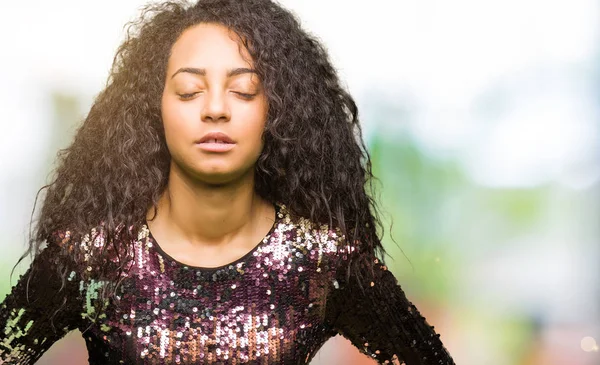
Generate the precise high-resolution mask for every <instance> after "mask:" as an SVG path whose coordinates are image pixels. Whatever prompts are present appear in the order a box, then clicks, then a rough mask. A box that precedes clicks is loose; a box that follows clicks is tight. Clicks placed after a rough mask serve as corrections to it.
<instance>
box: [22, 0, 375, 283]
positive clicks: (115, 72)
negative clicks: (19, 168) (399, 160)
mask: <svg viewBox="0 0 600 365" xmlns="http://www.w3.org/2000/svg"><path fill="white" fill-rule="evenodd" d="M202 22H206V23H218V24H222V25H225V26H226V27H228V28H230V29H232V30H233V31H234V32H235V33H237V34H238V35H239V36H240V38H241V40H242V41H241V44H240V46H243V47H246V48H247V49H248V51H249V54H250V55H251V57H252V58H253V61H254V64H255V67H256V70H257V72H258V74H259V76H260V78H261V80H262V83H263V86H264V90H265V93H266V96H267V98H268V105H269V110H268V114H267V121H266V125H265V130H264V133H263V140H264V148H263V151H262V153H261V155H260V157H259V159H258V161H257V163H256V166H255V189H256V192H257V194H259V195H260V196H261V197H263V198H264V199H266V200H268V201H271V202H275V201H279V202H284V203H285V204H286V206H287V207H288V209H289V211H290V212H293V214H297V215H299V216H303V217H307V218H309V219H310V220H312V221H313V222H317V223H318V224H329V225H330V226H332V227H333V226H335V227H338V228H339V229H340V230H341V233H342V234H343V235H345V237H346V239H348V240H351V242H356V243H358V245H359V246H360V250H359V251H360V253H361V254H360V255H354V256H351V257H350V262H353V263H355V264H356V265H361V266H364V264H368V263H367V262H366V261H367V260H369V261H372V259H368V258H369V257H371V255H376V256H379V257H380V259H383V256H382V254H385V250H384V248H383V246H382V244H381V238H380V234H381V235H383V230H382V229H381V228H382V225H381V222H380V221H379V219H378V213H377V203H376V199H375V198H374V197H372V196H371V195H372V194H373V193H374V190H373V189H368V188H372V187H373V180H374V179H375V177H374V176H373V174H372V171H371V159H370V156H369V153H368V151H367V148H366V146H365V143H364V141H363V137H362V131H361V127H360V124H359V118H358V110H357V106H356V104H355V102H354V100H353V98H352V97H351V96H350V95H349V93H348V92H347V91H346V90H345V89H344V88H343V87H342V86H341V85H340V81H339V79H338V76H337V74H336V70H335V69H334V67H333V66H332V64H331V62H330V60H329V58H328V55H327V52H326V50H325V48H324V47H323V45H322V44H320V42H319V41H318V40H317V39H316V38H315V37H314V36H312V35H310V34H308V33H307V32H305V31H304V30H303V29H301V26H300V24H299V21H298V20H297V19H296V17H295V16H294V15H293V14H292V13H290V12H289V11H288V10H286V9H284V8H282V7H281V6H279V5H278V4H276V3H275V2H273V1H271V0H245V1H239V0H200V1H198V2H197V3H195V4H187V3H185V2H181V1H171V2H165V3H161V4H153V5H149V6H147V7H145V8H144V9H143V11H142V12H141V15H140V17H139V18H138V19H137V20H135V21H133V22H130V23H128V26H127V34H126V37H125V40H124V41H123V43H122V44H121V45H120V46H119V48H118V50H117V52H116V55H115V57H114V60H113V64H112V68H111V70H110V74H109V77H108V80H107V83H106V86H105V88H104V89H103V90H102V91H101V92H100V93H99V94H98V95H97V97H96V98H95V100H94V103H93V105H92V107H91V109H90V111H89V113H88V114H87V116H86V117H85V119H84V121H83V123H82V125H81V126H80V127H79V128H78V130H77V131H76V134H75V137H74V140H73V141H72V143H71V144H70V146H68V147H67V148H65V149H62V150H60V151H59V152H58V154H57V165H56V166H57V167H56V170H55V174H54V176H55V177H53V180H52V182H51V183H50V184H49V185H46V186H44V187H42V188H41V189H40V191H39V192H38V195H39V193H40V192H41V191H42V190H43V189H47V191H46V195H45V198H44V200H43V205H42V207H41V210H40V215H39V219H38V224H37V225H36V227H35V230H33V231H32V233H31V234H30V238H29V249H28V250H27V252H26V253H25V254H24V255H23V256H22V257H21V259H20V260H19V262H20V261H21V260H22V259H23V258H24V257H25V256H26V255H27V254H31V253H33V254H34V255H36V254H38V253H39V252H40V248H41V245H42V244H43V243H44V242H45V241H47V240H49V239H53V237H55V236H54V234H55V233H56V232H59V231H61V230H65V229H68V230H69V233H70V237H71V239H78V238H81V237H83V236H84V235H86V234H87V233H89V232H90V227H96V226H98V224H99V223H102V225H103V227H104V232H105V235H106V237H105V242H106V246H109V247H111V248H112V249H113V251H114V252H117V253H118V252H122V250H121V248H122V247H119V246H120V245H126V244H128V243H129V242H131V239H135V237H134V235H135V234H136V232H135V230H132V229H121V228H123V227H125V228H129V227H136V226H139V225H140V224H142V223H143V222H144V219H145V217H146V214H147V211H148V209H149V208H150V207H152V206H154V207H155V208H156V207H157V202H158V199H159V197H160V195H161V193H162V192H163V191H164V189H165V188H166V186H167V183H168V176H169V165H170V154H169V151H168V149H167V145H166V142H165V136H164V131H163V125H162V120H161V94H162V91H163V87H164V83H165V72H166V67H167V61H168V59H169V55H170V52H171V47H172V46H173V44H174V43H175V41H176V40H177V39H178V37H179V36H180V35H181V33H182V32H183V31H184V30H185V29H186V28H188V27H190V26H193V25H195V24H198V23H202ZM369 190H372V191H371V194H369ZM36 202H37V197H36ZM34 211H35V205H34ZM32 216H33V213H32ZM379 231H380V232H381V233H380V232H379ZM102 248H103V249H104V248H105V246H102ZM92 249H94V247H92ZM102 254H103V253H102V252H100V253H99V254H96V255H94V257H100V258H101V257H102ZM119 261H120V262H121V265H120V267H119V269H123V268H124V265H125V263H126V260H124V259H123V260H119ZM361 261H364V262H361ZM17 264H18V263H17ZM356 265H352V266H354V267H356ZM350 267H351V265H349V266H348V275H349V273H350V271H351V270H353V269H351V268H350ZM112 271H113V270H112V269H111V270H108V269H107V270H106V272H103V273H101V274H102V275H106V276H107V277H108V276H109V275H110V274H111V273H112ZM371 272H372V271H371ZM66 274H67V272H65V270H64V269H63V272H62V275H63V276H62V277H63V280H64V276H65V275H66Z"/></svg>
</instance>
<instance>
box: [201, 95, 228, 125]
mask: <svg viewBox="0 0 600 365" xmlns="http://www.w3.org/2000/svg"><path fill="white" fill-rule="evenodd" d="M201 118H202V120H203V121H205V122H206V121H216V120H224V121H227V120H229V119H230V118H231V112H230V110H229V105H228V104H227V100H226V97H225V95H224V93H223V92H220V91H212V92H211V91H207V92H206V94H205V97H204V104H203V105H202V112H201Z"/></svg>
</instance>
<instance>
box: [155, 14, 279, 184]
mask: <svg viewBox="0 0 600 365" xmlns="http://www.w3.org/2000/svg"><path fill="white" fill-rule="evenodd" d="M237 39H238V38H237V36H236V35H235V33H233V32H232V31H230V30H229V29H228V28H226V27H224V26H221V25H215V24H204V23H202V24H198V25H195V26H193V27H190V28H188V29H187V30H185V31H184V32H183V33H182V34H181V36H180V37H179V39H178V40H177V41H176V42H175V44H174V45H173V47H172V50H171V56H170V58H169V61H168V65H167V74H166V80H165V88H164V91H163V95H162V103H161V108H162V119H163V126H164V130H165V137H166V142H167V146H168V148H169V151H170V153H171V158H172V162H171V169H173V168H176V169H179V170H180V171H182V172H184V173H186V174H187V175H189V176H192V177H193V178H195V179H199V180H202V181H204V182H206V183H211V184H223V183H227V182H230V181H233V180H235V179H239V178H240V177H242V176H247V174H248V173H249V172H251V171H253V168H254V165H255V163H256V161H257V159H258V157H259V155H260V153H261V151H262V148H263V142H262V132H263V130H264V126H265V121H266V116H267V110H268V106H267V100H266V97H265V95H264V92H263V89H262V84H261V81H260V80H259V77H258V75H257V74H256V73H255V71H254V66H253V64H252V60H251V57H250V56H249V55H248V53H247V50H246V49H245V48H244V47H243V46H240V45H239V43H238V41H237ZM240 52H241V53H240ZM210 132H221V133H225V134H226V135H227V136H229V138H230V139H231V140H233V142H234V143H233V144H232V145H228V146H225V147H226V148H225V149H227V151H221V152H216V151H213V150H212V147H214V145H207V144H205V143H204V144H202V143H198V141H199V140H200V139H201V138H202V137H203V136H205V134H207V133H210ZM211 146H212V147H211ZM220 147H224V146H216V148H220Z"/></svg>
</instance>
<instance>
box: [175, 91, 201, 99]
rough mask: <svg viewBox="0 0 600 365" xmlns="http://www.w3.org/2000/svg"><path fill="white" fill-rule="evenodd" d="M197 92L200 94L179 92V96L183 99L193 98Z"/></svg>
mask: <svg viewBox="0 0 600 365" xmlns="http://www.w3.org/2000/svg"><path fill="white" fill-rule="evenodd" d="M196 94H198V93H197V92H196V93H189V94H177V95H179V97H180V98H181V99H184V100H185V99H191V98H193V97H194V96H195V95H196Z"/></svg>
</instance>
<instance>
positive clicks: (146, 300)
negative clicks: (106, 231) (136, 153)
mask: <svg viewBox="0 0 600 365" xmlns="http://www.w3.org/2000/svg"><path fill="white" fill-rule="evenodd" d="M275 208H276V220H275V222H274V224H273V226H272V228H271V230H270V231H269V233H268V234H267V235H266V236H265V237H264V239H263V240H262V241H261V242H259V243H258V244H257V245H256V246H255V247H254V248H253V249H252V250H251V251H249V252H248V253H246V254H245V255H244V256H243V257H240V258H239V259H237V260H235V261H233V262H231V263H230V264H227V265H223V266H220V267H212V268H207V267H194V266H190V265H186V264H183V263H181V262H179V261H177V260H175V259H174V258H172V257H170V256H169V255H168V254H166V253H165V252H164V251H163V250H162V249H161V247H160V246H159V245H158V244H157V242H156V240H155V239H154V237H153V236H152V234H151V232H150V231H149V229H148V227H147V225H143V226H141V228H140V229H139V231H138V236H137V240H135V242H133V248H134V249H133V250H130V251H131V254H130V256H131V259H132V260H131V265H130V266H129V270H127V271H125V272H124V273H123V274H122V280H121V281H120V285H118V286H117V289H116V291H115V292H114V295H113V296H112V297H110V299H107V300H106V301H105V304H107V305H106V306H105V307H103V308H104V309H103V310H102V312H101V313H98V312H97V310H96V308H98V307H96V306H95V305H96V304H98V303H97V301H98V300H99V299H98V298H100V297H101V296H100V295H99V290H100V288H102V287H103V286H104V285H105V284H106V283H105V282H103V281H102V280H99V279H98V277H97V275H95V273H96V271H97V270H98V267H96V266H94V265H92V264H91V260H89V261H87V260H85V259H83V260H74V259H73V257H83V258H89V257H90V255H92V246H94V247H96V248H97V247H99V246H101V245H103V244H104V241H103V235H102V234H97V233H98V231H97V230H96V228H94V230H92V233H95V234H92V235H86V236H84V237H83V238H82V239H81V240H79V241H77V242H76V240H70V239H69V232H62V233H60V235H59V236H58V239H56V240H55V242H48V246H47V247H46V248H44V249H43V251H42V252H41V254H40V255H39V256H37V257H36V259H35V260H34V262H33V263H32V265H31V267H30V268H29V269H28V271H27V272H26V273H25V274H23V275H22V276H21V277H20V278H19V280H18V282H17V283H16V285H14V286H13V287H12V290H11V292H10V293H9V294H8V296H7V297H6V298H5V299H4V301H3V302H2V304H1V305H0V364H34V363H35V361H36V360H37V359H38V358H39V357H40V356H41V355H42V354H43V353H44V352H45V351H46V350H47V349H48V348H49V347H50V346H51V345H52V344H53V343H54V342H55V341H57V340H59V339H60V338H62V337H63V336H64V335H65V334H66V333H68V332H69V331H71V330H74V329H79V330H80V331H81V332H82V335H83V338H84V340H85V342H86V345H87V349H88V352H89V363H90V365H100V364H308V363H309V362H310V360H311V359H312V358H313V356H314V355H315V354H316V352H317V351H318V350H319V349H320V348H321V346H322V345H323V344H324V343H325V342H326V341H327V340H328V339H329V338H331V337H332V336H335V335H337V334H341V335H343V336H344V337H346V338H347V339H349V340H350V341H351V342H352V344H353V345H354V346H356V347H357V348H358V349H359V350H360V352H362V353H363V354H365V355H367V356H370V357H371V358H373V359H375V360H376V362H377V363H381V364H387V363H389V364H392V363H400V362H402V361H404V362H405V363H406V364H407V365H417V364H419V365H433V364H437V365H440V364H442V365H448V364H454V362H453V360H452V358H451V356H450V354H449V353H448V351H447V350H446V348H445V347H444V345H443V344H442V342H441V340H440V338H439V334H437V333H436V332H435V330H434V327H432V326H430V325H429V324H428V323H427V321H426V320H425V318H424V317H423V316H422V315H421V314H420V313H419V311H418V310H417V308H416V307H415V306H414V305H413V304H412V303H411V302H410V301H409V300H408V299H407V298H406V296H405V294H404V292H403V290H402V289H401V287H400V285H399V284H398V283H397V280H396V278H395V277H394V276H393V275H392V273H391V272H390V271H388V270H387V268H386V267H385V266H384V265H383V263H381V262H380V261H378V260H377V259H376V258H374V259H373V260H374V263H375V264H376V268H377V270H376V274H377V276H376V278H377V280H376V281H373V282H370V283H366V284H367V285H366V287H365V292H364V294H363V293H362V292H361V291H360V290H358V288H357V283H356V281H353V280H352V277H351V279H350V280H346V276H345V275H342V272H343V270H342V268H343V264H344V262H345V260H344V258H346V257H347V254H348V252H349V251H348V250H352V249H354V247H352V246H351V245H348V243H347V242H345V241H344V239H343V236H342V235H341V234H340V233H339V230H335V229H330V227H328V226H327V225H316V224H314V223H311V222H310V221H309V220H307V219H305V218H301V217H300V218H297V217H295V216H294V218H292V217H291V215H290V214H289V211H288V210H287V207H286V206H285V204H282V203H276V204H275ZM100 233H101V231H100ZM90 237H94V238H90ZM76 252H77V253H80V254H81V255H80V256H78V255H75V253H76ZM67 253H68V254H67ZM57 265H62V266H61V267H64V268H65V269H64V270H68V271H66V272H67V273H68V275H67V277H66V280H65V281H64V283H65V290H66V292H61V293H66V294H67V295H66V298H67V300H66V301H65V300H64V298H65V295H56V293H57V292H58V290H59V289H60V287H61V283H62V281H61V277H60V276H59V274H58V273H57V270H56V266H57ZM32 267H35V268H36V269H35V270H33V272H32ZM30 273H32V275H31V277H30V278H29V274H30ZM28 279H29V280H28ZM27 286H28V288H29V290H28V291H27V292H26V289H27ZM58 309H60V310H58ZM50 317H52V321H51V320H50V319H49V318H50Z"/></svg>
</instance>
